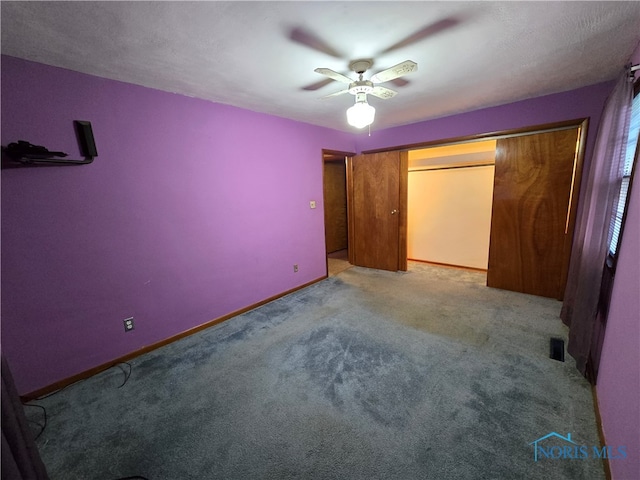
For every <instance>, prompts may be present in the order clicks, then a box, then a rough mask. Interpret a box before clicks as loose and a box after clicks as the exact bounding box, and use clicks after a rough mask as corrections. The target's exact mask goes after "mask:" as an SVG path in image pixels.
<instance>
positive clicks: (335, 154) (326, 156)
mask: <svg viewBox="0 0 640 480" xmlns="http://www.w3.org/2000/svg"><path fill="white" fill-rule="evenodd" d="M353 155H355V153H354V152H343V151H341V150H331V149H328V148H323V149H322V214H323V215H324V210H325V198H324V182H325V181H326V179H325V178H324V164H325V163H326V162H339V161H344V162H345V173H346V177H347V178H346V180H347V187H346V189H347V191H346V194H347V253H349V262H350V263H351V253H350V252H351V248H349V246H350V245H352V243H351V237H350V232H351V225H350V223H349V222H350V218H351V215H350V214H349V169H348V168H347V163H346V162H347V158H349V157H352V156H353ZM326 238H327V224H326V221H325V220H324V217H323V220H322V241H323V242H324V251H325V255H324V256H325V262H326V266H325V269H326V273H325V277H328V276H329V257H328V256H327V253H326V252H327V241H326Z"/></svg>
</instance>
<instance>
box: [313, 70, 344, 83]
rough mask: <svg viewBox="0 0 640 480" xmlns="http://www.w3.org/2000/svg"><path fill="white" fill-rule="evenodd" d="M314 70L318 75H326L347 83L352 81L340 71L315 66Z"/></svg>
mask: <svg viewBox="0 0 640 480" xmlns="http://www.w3.org/2000/svg"><path fill="white" fill-rule="evenodd" d="M314 72H316V73H319V74H320V75H326V76H327V77H329V78H332V79H334V80H336V81H338V82H342V83H347V84H348V83H352V82H353V80H351V79H350V78H349V77H346V76H344V75H342V74H341V73H338V72H334V71H333V70H331V69H330V68H316V69H315V70H314Z"/></svg>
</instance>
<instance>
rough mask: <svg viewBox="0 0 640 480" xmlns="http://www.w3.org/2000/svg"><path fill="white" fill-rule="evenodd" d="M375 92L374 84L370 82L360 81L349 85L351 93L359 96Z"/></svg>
mask: <svg viewBox="0 0 640 480" xmlns="http://www.w3.org/2000/svg"><path fill="white" fill-rule="evenodd" d="M372 90H373V82H370V81H369V80H358V81H356V82H353V83H351V84H349V93H350V94H351V95H357V94H358V93H371V91H372Z"/></svg>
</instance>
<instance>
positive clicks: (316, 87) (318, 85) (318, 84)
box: [302, 78, 333, 92]
mask: <svg viewBox="0 0 640 480" xmlns="http://www.w3.org/2000/svg"><path fill="white" fill-rule="evenodd" d="M331 82H333V80H332V79H330V78H325V79H323V80H320V81H319V82H316V83H312V84H311V85H307V86H305V87H302V90H306V91H308V92H313V91H315V90H319V89H321V88H322V87H324V86H326V85H329V84H330V83H331Z"/></svg>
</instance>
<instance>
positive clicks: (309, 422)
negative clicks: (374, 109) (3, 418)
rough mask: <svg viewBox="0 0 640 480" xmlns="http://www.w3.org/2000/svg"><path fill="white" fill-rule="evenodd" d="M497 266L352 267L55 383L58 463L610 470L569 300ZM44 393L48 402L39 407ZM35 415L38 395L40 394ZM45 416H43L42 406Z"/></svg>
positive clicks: (186, 475)
mask: <svg viewBox="0 0 640 480" xmlns="http://www.w3.org/2000/svg"><path fill="white" fill-rule="evenodd" d="M484 282H485V275H484V274H482V273H475V272H468V271H457V270H454V269H447V268H437V267H431V266H427V265H422V264H416V263H411V265H410V270H409V272H406V273H392V272H383V271H376V270H370V269H365V268H360V267H353V268H350V269H348V270H345V271H343V272H342V273H340V274H338V275H337V276H335V277H330V278H328V279H326V280H324V281H322V282H319V283H317V284H314V285H312V286H310V287H308V288H305V289H303V290H300V291H298V292H295V293H293V294H291V295H288V296H286V297H284V298H282V299H279V300H277V301H274V302H271V303H269V304H267V305H264V306H262V307H260V308H258V309H255V310H253V311H251V312H248V313H246V314H244V315H241V316H238V317H236V318H233V319H231V320H229V321H227V322H225V323H223V324H221V325H218V326H216V327H213V328H210V329H207V330H205V331H202V332H200V333H198V334H195V335H193V336H191V337H188V338H186V339H183V340H181V341H179V342H175V343H173V344H171V345H169V346H167V347H164V348H162V349H159V350H156V351H154V352H151V353H149V354H146V355H143V356H141V357H138V358H137V359H135V360H134V361H133V362H131V363H132V366H133V372H132V374H131V377H130V379H129V380H128V382H127V383H126V384H125V385H124V386H122V388H118V386H119V385H120V384H121V383H122V380H123V372H122V371H121V370H120V369H118V368H112V369H110V370H108V371H106V372H103V373H101V374H99V375H96V376H95V377H93V378H91V379H89V380H87V381H84V382H82V383H79V384H76V385H74V386H72V387H69V388H68V389H66V390H64V391H61V392H60V393H58V394H56V395H54V396H52V397H50V398H47V399H45V400H42V401H40V402H37V403H40V404H41V405H44V406H45V407H46V408H47V412H48V414H49V424H48V426H47V429H46V430H45V432H44V433H43V435H42V436H41V437H40V439H39V440H38V445H39V448H40V451H41V454H42V457H43V460H44V462H45V464H46V465H47V468H48V469H49V472H50V474H51V477H52V479H54V480H56V479H60V480H73V479H82V480H88V479H96V480H102V479H104V480H109V479H113V478H117V477H122V476H126V475H135V474H139V475H144V476H145V477H147V478H149V479H150V480H160V479H167V480H176V479H180V480H182V479H274V480H275V479H278V480H282V479H367V480H370V479H397V480H412V479H437V480H447V479H456V480H458V479H470V480H471V479H474V480H475V479H520V478H527V479H545V480H546V479H549V478H554V479H576V480H577V479H581V480H582V479H594V480H595V479H598V480H600V479H603V478H604V474H603V470H602V463H601V461H600V460H597V459H596V460H594V459H583V460H580V459H573V460H570V459H555V460H554V459H543V460H540V461H538V462H534V459H533V447H532V446H531V445H529V444H530V442H533V441H534V440H536V439H537V438H539V437H541V436H543V435H546V434H547V433H549V432H552V431H555V432H559V433H561V434H563V435H566V433H568V432H570V433H571V434H572V438H573V439H574V440H575V441H576V442H578V443H579V444H580V445H583V444H584V445H597V444H598V435H597V428H596V423H595V419H594V410H593V404H592V397H591V391H590V386H589V385H588V383H587V382H586V381H585V380H584V379H583V378H582V377H581V376H580V375H579V374H578V372H577V371H576V370H575V368H574V367H573V364H572V362H567V363H562V362H557V361H553V360H551V359H549V358H548V354H549V352H548V350H549V346H548V342H549V337H550V336H561V337H566V333H567V332H566V329H565V327H564V326H563V325H562V324H561V322H560V321H559V319H558V312H559V309H560V303H559V302H557V301H554V300H549V299H545V298H539V297H533V296H529V295H522V294H517V293H512V292H505V291H501V290H494V289H489V288H487V287H485V286H484ZM32 410H33V412H32ZM27 413H28V414H29V415H30V416H31V417H32V418H34V416H37V415H36V414H37V413H38V412H37V409H27ZM34 419H35V420H37V418H34Z"/></svg>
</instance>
